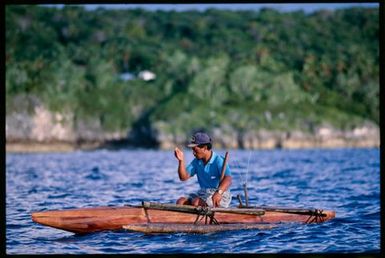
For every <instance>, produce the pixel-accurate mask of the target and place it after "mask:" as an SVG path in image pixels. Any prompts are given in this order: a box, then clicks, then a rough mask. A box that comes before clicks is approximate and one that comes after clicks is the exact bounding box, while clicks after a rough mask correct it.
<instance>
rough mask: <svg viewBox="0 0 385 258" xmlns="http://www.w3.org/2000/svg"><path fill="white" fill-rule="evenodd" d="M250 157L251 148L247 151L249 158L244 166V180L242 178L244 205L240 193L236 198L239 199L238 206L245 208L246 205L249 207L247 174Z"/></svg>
mask: <svg viewBox="0 0 385 258" xmlns="http://www.w3.org/2000/svg"><path fill="white" fill-rule="evenodd" d="M250 158H251V150H250V151H249V159H248V161H247V167H246V176H245V180H244V183H243V191H244V193H245V201H246V206H243V203H242V198H241V195H240V194H238V195H237V198H238V201H239V207H240V208H243V207H245V208H247V207H249V194H248V192H247V176H248V172H249V165H250Z"/></svg>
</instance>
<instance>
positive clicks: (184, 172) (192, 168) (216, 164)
mask: <svg viewBox="0 0 385 258" xmlns="http://www.w3.org/2000/svg"><path fill="white" fill-rule="evenodd" d="M187 146H188V147H189V148H191V149H192V152H193V155H194V157H195V159H193V161H191V163H190V164H189V165H188V166H187V167H186V165H185V160H184V154H183V151H181V150H180V149H179V148H175V152H174V154H175V157H176V158H177V160H178V162H179V165H178V174H179V179H180V180H181V181H186V180H188V179H189V178H191V177H193V176H194V175H195V174H196V175H197V178H198V182H199V186H200V190H199V191H198V193H192V194H190V195H189V196H187V197H181V198H179V199H178V200H177V202H176V203H177V204H185V205H194V206H209V207H223V208H227V207H229V205H230V202H231V193H230V191H229V187H230V185H231V181H232V177H231V171H230V168H229V166H228V165H226V170H225V173H224V177H223V179H222V181H221V180H220V179H221V172H222V166H223V162H224V158H223V157H221V156H219V155H218V154H217V153H215V152H214V151H213V150H212V141H211V138H210V137H209V136H208V135H207V134H206V133H203V132H198V133H195V134H194V135H193V136H192V138H191V141H190V144H188V145H187Z"/></svg>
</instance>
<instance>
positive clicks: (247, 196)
mask: <svg viewBox="0 0 385 258" xmlns="http://www.w3.org/2000/svg"><path fill="white" fill-rule="evenodd" d="M243 190H244V191H245V200H246V207H249V195H248V194H247V185H246V183H244V184H243Z"/></svg>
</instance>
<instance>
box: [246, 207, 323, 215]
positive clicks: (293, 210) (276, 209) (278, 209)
mask: <svg viewBox="0 0 385 258" xmlns="http://www.w3.org/2000/svg"><path fill="white" fill-rule="evenodd" d="M254 208H256V209H261V210H265V211H273V212H283V213H292V214H300V215H317V216H321V217H326V216H327V215H326V214H324V213H322V210H318V209H306V208H289V207H272V206H257V207H254ZM242 209H243V208H242Z"/></svg>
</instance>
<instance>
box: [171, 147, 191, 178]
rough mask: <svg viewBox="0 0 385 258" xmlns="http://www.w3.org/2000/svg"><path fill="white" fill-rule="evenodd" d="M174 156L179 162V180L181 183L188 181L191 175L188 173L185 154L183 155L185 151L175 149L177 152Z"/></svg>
mask: <svg viewBox="0 0 385 258" xmlns="http://www.w3.org/2000/svg"><path fill="white" fill-rule="evenodd" d="M174 154H175V157H176V158H177V160H178V163H179V164H178V175H179V179H180V180H181V181H186V180H187V179H189V178H190V174H189V173H187V171H186V164H185V162H184V154H183V151H181V150H180V149H178V147H177V148H175V151H174Z"/></svg>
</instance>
